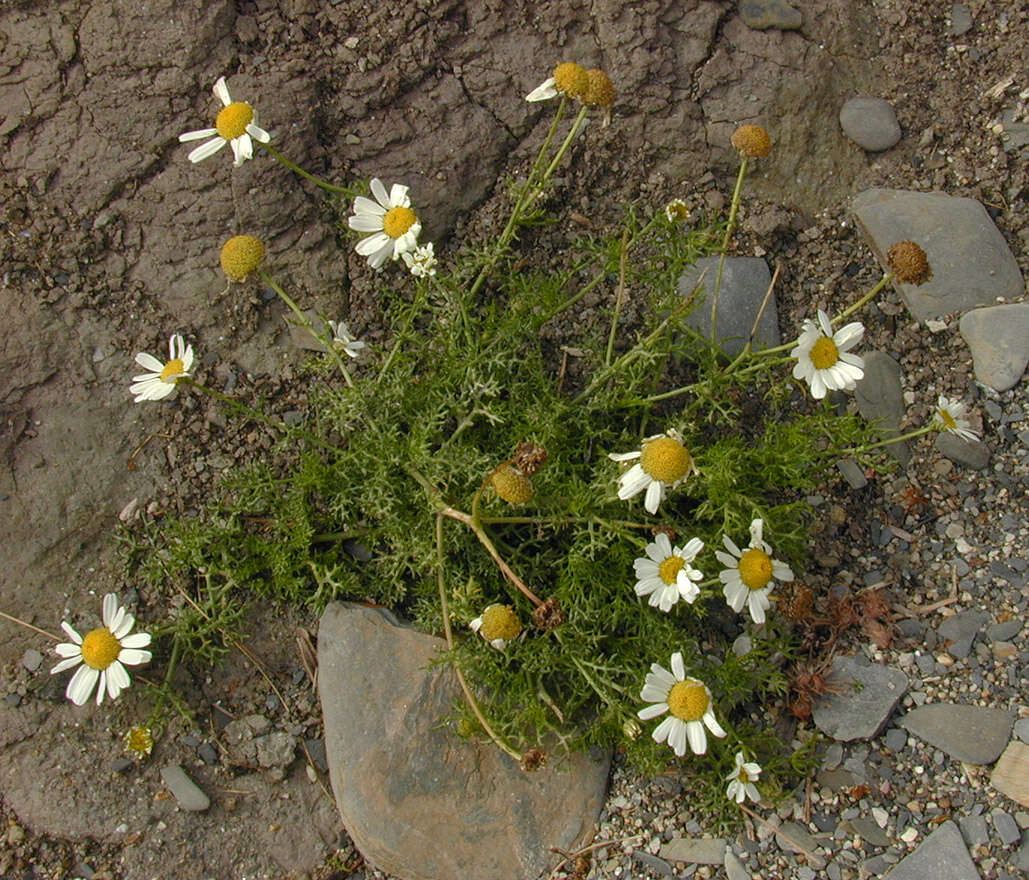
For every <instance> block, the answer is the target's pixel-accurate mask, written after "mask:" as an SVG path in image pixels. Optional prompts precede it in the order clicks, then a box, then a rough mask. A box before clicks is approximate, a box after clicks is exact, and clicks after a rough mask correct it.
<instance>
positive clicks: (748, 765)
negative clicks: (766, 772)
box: [725, 752, 761, 804]
mask: <svg viewBox="0 0 1029 880" xmlns="http://www.w3.org/2000/svg"><path fill="white" fill-rule="evenodd" d="M760 775H761V767H760V766H759V765H758V764H755V763H753V762H748V761H747V760H746V759H745V758H744V757H743V752H737V753H736V766H735V768H733V771H732V773H730V774H729V775H728V776H726V777H725V778H726V780H727V781H728V782H729V786H728V787H727V788H726V790H725V795H726V797H727V798H729V800H731V801H736V803H738V804H742V803H743V802H744V801H745V800H746V799H747V798H750V799H751V800H752V801H754V803H757V802H758V801H760V800H761V795H760V793H759V792H758V790H757V786H755V785H754V783H755V782H757V778H758V776H760Z"/></svg>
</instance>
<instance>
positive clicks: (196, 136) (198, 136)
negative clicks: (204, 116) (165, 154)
mask: <svg viewBox="0 0 1029 880" xmlns="http://www.w3.org/2000/svg"><path fill="white" fill-rule="evenodd" d="M216 134H218V129H217V128H198V129H197V130H196V131H187V132H184V133H183V134H180V135H179V143H180V144H184V143H186V142H187V141H202V140H203V139H204V138H209V137H213V136H214V135H216Z"/></svg>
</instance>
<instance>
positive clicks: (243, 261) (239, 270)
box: [219, 235, 264, 281]
mask: <svg viewBox="0 0 1029 880" xmlns="http://www.w3.org/2000/svg"><path fill="white" fill-rule="evenodd" d="M263 259H264V244H263V243H262V242H261V240H260V239H259V238H254V237H253V236H252V235H234V236H233V237H232V238H230V239H229V240H228V241H227V242H225V244H223V245H222V251H221V255H220V257H219V261H220V262H221V265H222V271H223V272H224V273H225V274H226V275H228V276H229V278H230V279H232V280H233V281H242V280H243V279H244V278H246V277H247V276H248V275H250V274H251V273H253V272H255V271H256V270H257V267H258V266H260V265H261V261H262V260H263Z"/></svg>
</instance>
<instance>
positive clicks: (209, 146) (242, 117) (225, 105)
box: [179, 76, 271, 167]
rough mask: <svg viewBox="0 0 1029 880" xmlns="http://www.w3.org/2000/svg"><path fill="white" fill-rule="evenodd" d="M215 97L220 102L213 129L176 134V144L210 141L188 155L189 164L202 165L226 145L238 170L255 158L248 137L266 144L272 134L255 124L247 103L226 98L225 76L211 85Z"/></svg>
mask: <svg viewBox="0 0 1029 880" xmlns="http://www.w3.org/2000/svg"><path fill="white" fill-rule="evenodd" d="M214 95H215V97H216V98H217V99H218V100H219V101H221V102H222V109H221V110H220V111H219V113H218V116H217V117H216V118H215V120H214V128H202V129H200V130H198V131H187V132H186V133H185V134H180V135H179V142H180V143H185V142H186V141H199V140H203V139H204V138H211V140H209V141H208V142H207V143H206V144H201V145H200V146H199V147H197V148H196V149H195V150H193V151H192V152H191V153H190V154H189V161H190V162H202V161H203V160H204V159H206V158H207V157H208V156H213V155H214V154H215V153H217V152H218V151H219V150H220V149H221V148H222V147H224V146H225V145H226V144H230V145H231V146H232V154H233V156H235V162H233V165H235V166H236V167H239V166H240V165H242V164H243V163H244V162H245V161H246V160H247V159H252V158H253V156H254V144H253V141H252V140H251V138H254V139H256V140H258V141H260V142H261V143H262V144H266V143H268V142H269V141H270V140H271V135H270V134H268V132H266V131H265V130H264V129H263V128H261V127H260V126H259V125H258V124H257V111H256V110H254V108H253V107H251V106H250V105H249V104H248V103H246V101H233V100H232V98H231V97H230V95H229V87H228V86H227V85H225V77H224V76H220V77H218V82H216V83H215V84H214Z"/></svg>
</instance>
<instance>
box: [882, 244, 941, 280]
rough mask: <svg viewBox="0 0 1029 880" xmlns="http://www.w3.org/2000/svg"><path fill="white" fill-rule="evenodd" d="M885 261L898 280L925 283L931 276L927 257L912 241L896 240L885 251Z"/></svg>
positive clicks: (931, 272) (931, 271)
mask: <svg viewBox="0 0 1029 880" xmlns="http://www.w3.org/2000/svg"><path fill="white" fill-rule="evenodd" d="M886 262H887V264H889V267H890V271H891V272H893V274H894V275H896V276H897V280H898V281H903V282H904V283H905V284H925V282H926V281H928V280H929V279H930V278H932V277H933V270H932V268H931V267H930V266H929V258H928V257H927V256H926V255H925V251H923V250H922V249H921V248H920V247H919V246H918V245H917V244H915V243H914V242H913V241H898V242H897V243H896V244H895V245H893V246H892V247H891V248H890V249H889V250H888V251H887V252H886Z"/></svg>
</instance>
